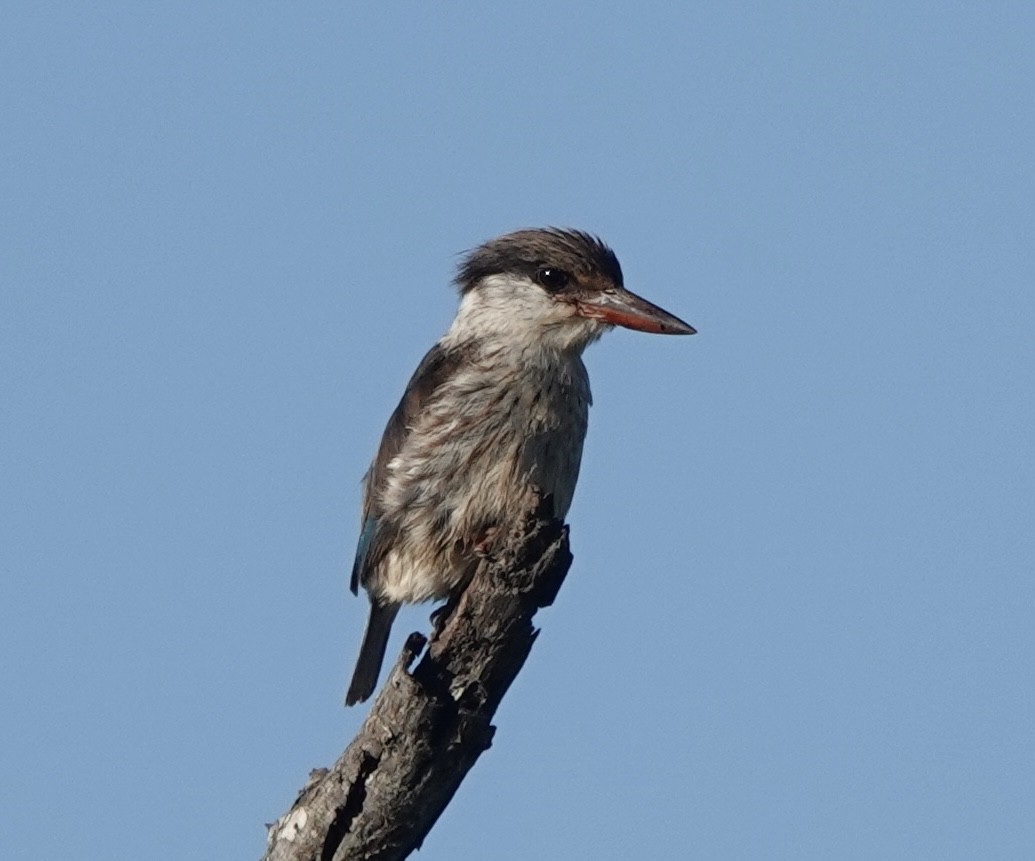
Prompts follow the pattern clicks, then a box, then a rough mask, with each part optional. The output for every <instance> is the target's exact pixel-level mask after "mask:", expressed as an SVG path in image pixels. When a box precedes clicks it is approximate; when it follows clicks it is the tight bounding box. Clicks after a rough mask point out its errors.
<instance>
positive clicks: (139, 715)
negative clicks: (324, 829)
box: [0, 2, 1035, 861]
mask: <svg viewBox="0 0 1035 861" xmlns="http://www.w3.org/2000/svg"><path fill="white" fill-rule="evenodd" d="M695 6H696V7H697V8H695ZM777 7H778V8H777ZM1033 44H1035V7H1033V6H1032V5H1031V4H1030V3H989V4H956V3H946V4H934V3H906V4H902V3H870V4H862V5H860V4H827V3H816V4H801V3H781V4H737V3H723V4H718V3H715V4H676V3H666V4H653V5H652V4H631V3H609V2H604V3H600V2H597V3H578V4H575V3H560V4H558V3H552V2H551V3H546V2H529V3H520V4H517V5H515V4H502V5H501V4H492V3H454V4H440V3H415V2H404V3H388V4H368V5H366V6H365V7H359V6H357V5H356V4H351V3H350V4H345V3H340V2H338V3H302V4H299V3H292V4H270V3H206V4H200V3H198V4H189V3H188V4H152V3H122V4H116V3H97V4H87V5H82V4H71V3H48V2H32V3H28V2H15V3H12V4H8V5H7V6H6V8H5V11H4V13H3V20H2V25H0V93H2V95H0V124H2V129H3V131H2V135H0V172H2V173H0V218H2V232H0V363H2V374H0V387H2V390H0V391H2V397H0V410H2V413H0V415H2V439H0V470H2V472H0V530H2V534H0V576H2V580H0V650H2V652H0V689H2V690H3V692H4V694H3V704H2V707H0V845H2V846H3V849H2V854H3V856H4V857H5V858H10V859H29V858H32V859H39V858H58V857H66V856H74V857H76V858H80V859H88V861H92V859H98V861H106V859H112V858H147V859H155V861H166V859H169V861H173V859H177V861H178V859H186V858H191V859H193V858H203V859H207V858H212V859H217V858H218V859H256V858H257V857H258V856H259V855H260V854H261V853H262V851H263V848H264V845H265V829H264V827H263V824H264V823H266V822H270V821H272V820H274V819H275V818H276V817H277V816H278V815H280V814H281V813H283V812H284V811H285V810H286V809H287V807H288V805H289V804H290V803H291V801H292V800H293V798H294V795H295V791H296V790H297V789H298V788H299V787H300V786H301V785H302V784H303V782H304V781H305V778H306V774H307V772H308V771H309V769H311V768H313V767H317V766H324V765H329V764H330V763H331V762H332V761H333V759H334V758H335V757H336V756H337V754H338V753H339V752H340V751H341V750H342V749H343V747H344V746H345V744H346V743H347V742H348V741H349V740H350V739H351V738H352V736H353V734H354V732H355V730H356V729H357V727H358V725H359V723H360V722H361V720H362V719H363V716H364V714H365V711H366V709H365V707H364V708H357V709H352V710H345V709H343V707H342V705H341V702H342V697H343V694H344V691H345V687H346V683H347V679H348V676H349V673H350V672H351V669H352V662H353V660H354V658H355V654H356V650H357V648H358V645H359V638H360V633H361V627H362V624H363V622H364V618H365V613H366V604H365V601H364V600H358V599H354V598H353V597H352V596H351V595H350V594H348V592H347V580H348V570H349V566H350V564H351V559H352V553H353V549H354V547H355V541H356V537H357V523H358V517H359V510H358V506H359V498H360V488H359V480H360V478H361V476H362V474H363V472H364V470H365V469H366V466H367V464H368V462H369V460H370V458H371V456H372V455H373V453H374V450H375V448H376V445H377V441H378V438H379V436H380V433H381V430H382V428H383V426H384V422H385V420H386V419H387V417H388V414H389V412H390V411H391V409H392V408H393V407H394V405H395V403H396V401H397V399H398V397H399V395H400V393H401V391H402V388H403V386H404V384H405V382H406V380H407V378H408V376H409V374H410V372H411V371H412V370H413V368H414V367H415V365H416V363H417V362H418V360H419V359H420V357H421V356H422V354H423V353H424V352H425V350H426V349H427V348H428V347H429V346H430V345H431V344H432V343H434V341H435V340H436V339H437V338H438V337H439V335H440V334H441V333H442V331H443V330H444V329H445V328H446V326H447V325H448V323H449V321H450V320H451V318H452V315H453V311H454V308H455V296H454V294H453V292H452V290H451V288H450V286H449V280H450V278H451V276H452V272H453V268H454V266H455V264H456V261H457V259H458V258H457V254H458V253H459V252H462V251H463V250H465V249H467V248H470V247H472V246H474V245H476V244H478V243H479V242H481V241H483V240H485V239H487V238H489V237H491V236H493V235H496V234H498V233H501V232H504V231H507V230H510V229H514V228H518V227H524V226H536V225H546V224H554V225H570V226H577V227H581V228H584V229H587V230H591V231H594V232H598V233H599V234H600V235H601V236H603V237H604V238H605V239H606V240H607V241H608V242H609V243H610V244H612V245H613V246H614V248H615V249H616V251H617V253H618V255H619V257H620V259H621V261H622V264H623V266H624V269H625V273H626V282H627V284H628V285H629V286H630V287H631V288H632V289H633V290H636V291H637V292H640V293H642V294H643V295H645V296H647V297H648V298H650V299H652V300H654V301H656V302H658V303H659V304H661V305H663V306H664V307H666V308H668V309H670V310H671V311H673V312H674V313H676V314H678V315H679V316H681V317H683V318H685V319H686V320H688V321H689V322H691V323H693V324H694V325H695V326H696V327H697V328H698V329H699V330H700V334H698V335H696V336H695V337H693V338H683V339H675V338H661V337H653V336H648V335H645V334H641V333H632V332H626V331H618V332H615V333H613V334H611V335H609V336H607V337H606V338H605V339H604V340H603V342H602V343H600V344H598V345H595V346H593V347H592V348H590V351H589V352H588V354H587V364H588V365H589V368H590V374H591V377H592V380H593V386H594V394H595V398H596V404H595V406H594V408H593V410H592V414H591V419H590V434H589V439H588V441H587V447H586V453H585V458H584V461H583V473H582V479H581V482H580V486H579V489H578V492H577V494H576V499H575V505H574V507H573V508H572V511H571V513H570V522H571V524H572V545H573V549H574V553H575V563H574V566H573V568H572V571H571V573H570V575H569V578H568V581H567V583H566V584H565V587H564V589H563V590H562V592H561V595H560V597H559V599H558V601H557V603H556V604H555V606H554V607H553V608H551V609H550V610H548V611H546V612H544V613H543V614H542V615H541V616H540V618H539V621H540V623H541V624H542V627H543V633H542V636H541V637H540V639H539V641H538V642H537V644H536V647H535V650H534V651H533V653H532V656H531V658H530V660H529V662H528V664H527V666H526V668H525V670H524V672H523V673H522V674H521V676H520V677H519V679H518V681H517V683H516V684H515V685H514V687H513V688H512V689H511V691H510V693H509V694H508V696H507V699H506V700H505V702H504V703H503V706H502V708H501V709H500V711H499V713H498V716H497V725H498V727H499V731H498V733H497V735H496V741H495V744H494V746H493V748H492V749H491V750H490V751H489V752H488V753H486V754H485V755H484V756H483V757H482V759H481V761H480V762H479V763H478V764H477V766H476V767H475V769H474V771H473V772H472V773H471V774H470V776H469V778H468V779H467V781H466V782H465V784H464V785H463V787H462V788H461V790H460V792H459V793H458V795H457V796H456V798H455V799H454V801H453V803H452V804H451V806H450V807H449V808H448V810H447V812H446V813H445V815H444V816H443V817H442V819H441V821H440V822H439V824H438V825H437V826H436V828H435V829H434V830H433V831H432V833H431V835H430V836H429V838H428V840H427V842H426V844H425V848H424V850H423V851H422V852H421V854H420V858H421V859H423V861H437V859H455V858H491V859H500V861H509V859H514V861H517V859H529V858H535V859H572V858H599V859H628V858H677V857H688V858H702V859H718V858H721V859H756V858H773V859H783V858H823V859H830V858H838V859H841V858H852V859H876V858H880V859H898V858H902V859H920V858H930V859H956V858H958V859H973V858H996V859H1030V858H1033V857H1035V729H1033V727H1035V454H1033V453H1035V431H1033V427H1035V386H1033V377H1035V339H1033V323H1035V255H1033V246H1035V166H1033V165H1035V158H1033V153H1035V50H1033V47H1032V46H1033ZM429 610H430V608H428V607H421V608H418V609H416V610H413V611H411V612H409V613H408V614H406V615H404V616H403V617H401V620H400V623H399V624H397V626H396V631H395V637H394V638H393V641H392V644H391V646H390V650H391V653H392V654H395V653H397V651H398V648H399V646H400V645H401V642H402V640H403V638H404V636H405V634H406V633H407V632H408V631H409V630H415V629H425V628H426V627H427V615H428V612H429Z"/></svg>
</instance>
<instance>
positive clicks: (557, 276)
mask: <svg viewBox="0 0 1035 861" xmlns="http://www.w3.org/2000/svg"><path fill="white" fill-rule="evenodd" d="M535 280H536V281H538V282H539V283H540V284H542V285H543V287H545V288H546V289H547V290H549V291H550V292H551V293H556V292H557V291H558V290H563V289H564V288H565V287H567V286H568V282H569V281H571V275H569V274H568V273H567V272H565V271H564V270H563V269H555V268H554V267H552V266H543V267H541V268H540V269H539V270H538V271H537V272H536V273H535Z"/></svg>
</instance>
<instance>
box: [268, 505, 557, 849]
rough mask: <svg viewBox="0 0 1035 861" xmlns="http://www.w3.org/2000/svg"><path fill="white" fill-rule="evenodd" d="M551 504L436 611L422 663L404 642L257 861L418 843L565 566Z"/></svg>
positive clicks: (480, 744)
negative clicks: (336, 750) (346, 736)
mask: <svg viewBox="0 0 1035 861" xmlns="http://www.w3.org/2000/svg"><path fill="white" fill-rule="evenodd" d="M550 510H551V506H550V501H549V500H548V499H547V500H545V501H544V504H543V505H542V506H540V510H539V511H537V512H535V513H534V514H532V515H530V516H529V517H528V519H527V522H526V524H525V527H524V529H523V530H522V531H521V532H520V534H516V535H513V536H510V538H509V539H508V540H507V541H505V542H504V545H503V546H502V547H501V548H500V549H499V550H498V552H496V554H495V557H494V558H493V559H486V560H484V561H483V562H482V564H481V565H480V567H479V569H478V572H477V573H476V575H475V576H474V579H473V580H472V581H471V583H470V585H469V586H468V587H467V589H466V590H465V591H464V593H463V594H462V595H461V596H460V598H459V600H458V601H457V602H456V603H455V605H454V606H448V607H447V608H445V613H443V618H441V619H440V620H439V625H438V630H437V632H436V633H435V634H433V636H432V638H431V641H430V643H428V644H427V645H428V648H427V650H426V651H425V652H424V656H423V657H422V658H421V660H420V662H419V663H418V664H417V666H416V668H415V669H413V671H412V672H411V671H410V666H411V665H412V663H413V661H414V659H415V658H416V657H417V655H418V654H419V653H420V651H421V649H423V647H424V645H425V642H426V641H425V638H424V637H423V636H422V635H420V634H411V635H410V637H409V639H408V640H407V642H406V647H405V648H404V649H403V653H402V655H401V656H400V658H399V660H398V662H397V663H396V664H395V666H394V667H393V668H392V670H391V672H390V673H389V675H388V679H387V680H386V682H385V683H384V686H383V688H382V690H381V693H380V695H379V696H378V697H377V700H376V701H375V703H374V706H373V708H372V709H371V710H370V714H369V716H368V717H367V719H366V722H365V723H364V724H363V727H362V728H361V729H360V731H359V734H358V735H357V736H356V738H355V739H353V741H352V743H351V744H350V745H349V746H348V748H346V750H345V752H344V753H343V754H342V755H341V756H340V757H339V758H338V761H337V762H336V763H335V764H334V766H333V767H332V768H331V769H329V770H328V769H317V770H315V771H313V772H312V773H311V774H310V777H309V782H308V783H307V784H306V786H305V788H304V789H303V790H302V791H301V793H300V794H299V796H298V798H297V799H296V801H295V803H294V804H293V805H292V806H291V809H290V810H289V811H288V812H287V813H285V814H284V815H283V816H282V817H280V819H278V820H277V821H276V822H275V823H274V824H273V825H271V826H270V827H269V838H268V846H267V851H266V854H265V856H264V861H350V859H360V858H362V859H375V858H376V859H384V861H389V859H400V858H405V857H407V856H408V855H409V854H410V853H411V852H412V851H413V850H414V849H417V848H419V847H420V845H421V843H422V841H423V840H424V838H425V837H426V836H427V834H428V832H429V831H430V830H431V827H432V826H433V825H434V824H435V821H436V820H437V819H438V817H439V815H440V814H441V813H442V811H443V810H444V809H445V807H446V805H447V804H448V803H449V801H450V799H451V798H452V797H453V794H454V793H455V792H456V790H457V788H458V787H459V786H460V782H461V781H462V780H463V779H464V776H465V775H466V774H467V772H468V771H469V770H470V768H471V766H472V765H474V763H475V761H476V760H477V759H478V757H479V755H481V753H482V751H484V750H486V749H488V748H489V746H490V745H491V744H492V737H493V733H494V732H495V727H494V726H493V725H492V723H491V720H492V717H493V715H494V714H495V712H496V709H497V707H498V706H499V704H500V701H501V700H502V699H503V695H504V694H505V693H506V692H507V688H509V687H510V684H511V682H513V681H514V678H515V677H516V676H517V674H518V672H519V671H520V670H521V667H522V666H523V665H524V662H525V658H527V657H528V653H529V651H530V650H531V648H532V644H533V643H534V642H535V639H536V635H537V634H538V631H537V630H536V629H535V628H534V627H533V626H532V617H533V616H534V615H535V613H536V611H537V610H539V609H540V608H541V607H546V606H549V605H550V604H551V603H552V602H553V600H554V598H555V597H556V595H557V590H558V589H560V587H561V584H562V583H563V581H564V576H565V574H567V572H568V568H569V566H570V565H571V559H572V557H571V553H570V551H569V549H568V530H567V527H566V526H564V525H563V524H561V523H560V522H558V521H556V520H553V519H552V518H551V517H550V513H549V512H550Z"/></svg>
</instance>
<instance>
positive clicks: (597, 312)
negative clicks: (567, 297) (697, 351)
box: [575, 288, 697, 335]
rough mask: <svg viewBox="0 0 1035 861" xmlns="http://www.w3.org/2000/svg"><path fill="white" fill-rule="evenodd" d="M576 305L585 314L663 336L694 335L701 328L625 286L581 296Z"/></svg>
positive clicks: (594, 318) (580, 313) (583, 315)
mask: <svg viewBox="0 0 1035 861" xmlns="http://www.w3.org/2000/svg"><path fill="white" fill-rule="evenodd" d="M575 306H576V309H577V313H578V314H579V315H580V316H582V317H589V318H590V319H593V320H603V321H604V322H605V323H611V324H613V325H615V326H625V328H626V329H638V330H639V331H641V332H655V333H657V334H659V335H693V334H694V333H695V332H696V331H697V330H696V329H695V328H694V327H693V326H691V325H690V324H689V323H684V322H683V321H682V320H680V319H679V318H678V317H675V316H673V315H672V314H669V313H668V311H665V310H663V309H662V308H659V307H658V306H657V305H654V304H652V303H650V302H648V301H647V300H646V299H642V298H640V297H639V296H637V295H636V294H635V293H630V292H629V291H628V290H625V289H624V288H619V289H613V290H601V291H600V292H598V293H594V294H592V295H590V296H580V297H579V299H578V300H577V301H576V303H575Z"/></svg>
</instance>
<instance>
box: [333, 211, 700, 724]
mask: <svg viewBox="0 0 1035 861" xmlns="http://www.w3.org/2000/svg"><path fill="white" fill-rule="evenodd" d="M455 284H456V287H457V289H458V291H459V294H460V304H459V308H458V310H457V313H456V317H455V319H454V320H453V322H452V324H451V325H450V327H449V329H448V330H447V331H446V333H445V335H443V336H442V338H441V339H440V340H439V341H438V343H436V344H435V345H434V346H433V347H432V348H431V350H430V351H429V352H428V353H427V355H425V356H424V358H423V360H422V361H421V362H420V364H419V365H418V367H417V370H416V371H415V372H414V374H413V376H412V378H411V379H410V381H409V383H408V385H407V386H406V390H405V392H404V393H403V396H402V399H401V400H400V402H399V405H398V406H397V407H396V408H395V411H394V412H393V413H392V415H391V417H390V418H389V420H388V424H387V426H386V428H385V431H384V435H383V436H382V438H381V443H380V446H379V448H378V450H377V454H376V456H375V457H374V460H373V462H372V464H371V465H370V468H369V469H368V470H367V472H366V475H365V476H364V478H363V502H362V516H361V528H360V536H359V541H358V546H357V548H356V557H355V562H354V564H353V567H352V578H351V583H350V588H351V590H352V592H353V593H354V594H358V592H359V587H361V586H362V587H363V588H364V589H365V590H366V592H367V595H368V597H369V599H370V615H369V618H368V621H367V626H366V630H365V632H364V635H363V641H362V645H361V646H360V650H359V657H358V658H357V661H356V667H355V671H354V673H353V676H352V681H351V683H350V685H349V688H348V693H347V694H346V697H345V704H346V705H354V704H356V703H359V702H363V701H364V700H366V699H368V698H369V697H370V695H371V694H372V693H373V692H374V689H375V688H376V686H377V681H378V676H379V675H380V672H381V665H382V663H383V661H384V654H385V649H386V647H387V643H388V637H389V633H390V632H391V628H392V623H393V621H394V620H395V617H396V614H397V613H398V611H399V608H400V606H401V605H402V604H406V603H419V602H424V601H433V600H442V599H446V598H450V597H454V596H456V595H458V594H459V593H460V592H461V591H462V590H463V588H464V586H465V585H466V584H467V582H468V581H469V580H470V578H471V576H472V575H473V573H474V570H475V568H476V567H477V563H478V560H479V558H480V557H482V556H484V555H485V554H486V552H487V550H488V549H490V548H491V546H492V542H493V540H494V538H496V537H497V536H500V535H505V534H509V533H510V530H511V529H513V528H514V527H515V526H516V525H517V524H518V523H520V522H521V521H522V520H523V518H524V517H525V516H526V515H527V513H528V511H529V510H530V509H531V508H534V507H535V503H536V500H538V499H542V498H546V497H551V498H552V500H553V513H554V516H555V517H557V518H559V519H563V518H564V516H565V515H566V514H567V512H568V508H569V506H570V505H571V501H572V496H573V494H574V492H575V483H576V481H577V479H578V475H579V465H580V462H581V459H582V447H583V441H584V440H585V436H586V427H587V421H588V413H589V407H590V404H591V402H592V396H591V394H590V387H589V376H588V374H587V371H586V367H585V365H584V364H583V362H582V353H583V351H584V350H585V349H586V347H587V346H589V345H590V344H591V343H593V342H594V341H596V340H597V339H598V338H599V337H600V336H601V335H602V334H604V332H606V331H608V330H609V329H611V328H613V327H614V326H623V327H625V328H628V329H637V330H640V331H643V332H653V333H658V334H671V335H692V334H694V333H695V331H696V330H695V329H694V328H693V327H692V326H691V325H689V324H688V323H685V322H683V321H682V320H680V319H679V318H678V317H675V316H673V315H672V314H670V313H668V312H667V311H665V310H663V309H661V308H659V307H658V306H657V305H653V304H651V303H650V302H648V301H647V300H645V299H643V298H641V297H640V296H637V295H636V294H634V293H632V292H630V291H628V290H627V289H626V288H625V285H624V283H623V278H622V268H621V266H620V264H619V262H618V258H617V257H616V256H615V253H614V252H613V251H612V250H611V249H610V248H609V247H608V246H607V245H606V244H605V243H604V242H603V241H602V240H601V239H600V238H598V237H597V236H594V235H592V234H590V233H586V232H583V231H581V230H574V229H570V228H557V227H547V228H536V229H525V230H518V231H515V232H513V233H507V234H504V235H502V236H498V237H496V238H495V239H492V240H490V241H488V242H486V243H484V244H483V245H480V246H479V247H477V248H475V249H474V250H472V251H470V252H468V253H467V254H466V255H465V256H464V257H463V258H462V260H461V262H460V265H459V267H458V269H457V274H456V278H455Z"/></svg>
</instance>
